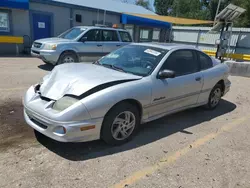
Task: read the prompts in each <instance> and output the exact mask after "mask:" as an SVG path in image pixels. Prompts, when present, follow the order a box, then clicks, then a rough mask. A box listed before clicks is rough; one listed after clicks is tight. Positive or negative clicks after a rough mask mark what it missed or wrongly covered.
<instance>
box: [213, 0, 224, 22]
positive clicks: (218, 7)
mask: <svg viewBox="0 0 250 188" xmlns="http://www.w3.org/2000/svg"><path fill="white" fill-rule="evenodd" d="M221 1H222V0H219V2H218V6H217V10H216V14H215V17H214V26H215V21H216V16H217V15H218V13H219V10H220V4H221Z"/></svg>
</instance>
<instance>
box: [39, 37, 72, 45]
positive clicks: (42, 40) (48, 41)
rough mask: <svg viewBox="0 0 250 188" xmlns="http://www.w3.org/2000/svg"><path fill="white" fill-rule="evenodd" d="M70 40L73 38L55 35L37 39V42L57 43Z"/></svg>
mask: <svg viewBox="0 0 250 188" xmlns="http://www.w3.org/2000/svg"><path fill="white" fill-rule="evenodd" d="M69 41H71V40H69V39H62V38H58V37H54V38H45V39H39V40H36V41H35V42H38V43H42V44H50V43H51V44H57V43H62V42H69Z"/></svg>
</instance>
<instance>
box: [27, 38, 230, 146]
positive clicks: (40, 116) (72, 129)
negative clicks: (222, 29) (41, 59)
mask: <svg viewBox="0 0 250 188" xmlns="http://www.w3.org/2000/svg"><path fill="white" fill-rule="evenodd" d="M228 71H229V69H228V67H227V65H225V64H223V63H219V62H218V61H217V60H216V59H213V58H211V57H209V56H207V55H206V54H205V53H203V52H202V51H200V50H198V49H196V48H193V47H189V46H180V45H174V44H170V45H164V44H145V43H143V44H130V45H127V46H125V47H123V48H120V49H118V50H116V51H114V52H112V53H110V54H109V55H107V56H105V57H103V58H101V59H100V60H99V61H97V62H95V63H93V64H85V63H78V64H63V65H60V66H57V67H55V68H54V70H53V71H52V72H51V73H50V74H49V75H47V76H45V77H44V78H43V81H42V82H41V83H39V84H36V85H34V86H31V87H30V88H29V89H28V91H27V93H26V95H25V97H24V101H23V103H24V117H25V120H26V122H27V123H28V124H29V125H30V126H31V127H32V128H33V129H35V132H36V134H38V135H45V136H47V137H50V138H52V139H54V140H57V141H61V142H82V141H90V140H96V139H100V138H101V139H103V140H104V141H105V142H107V143H109V144H115V145H119V144H123V143H125V142H127V141H128V140H129V139H131V138H132V137H133V136H134V135H135V133H136V131H137V129H138V126H139V125H140V124H143V123H146V122H149V121H152V120H155V119H158V118H160V117H163V116H165V115H167V114H171V113H174V112H178V111H182V110H185V109H188V108H193V107H197V106H203V105H204V106H206V107H207V108H209V109H215V108H216V107H217V106H218V104H219V102H220V99H221V97H222V96H223V95H225V94H226V93H227V92H228V91H229V88H230V85H231V83H230V81H229V80H228V75H229V73H228Z"/></svg>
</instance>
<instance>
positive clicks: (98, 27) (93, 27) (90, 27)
mask: <svg viewBox="0 0 250 188" xmlns="http://www.w3.org/2000/svg"><path fill="white" fill-rule="evenodd" d="M74 28H82V29H108V30H118V31H127V30H125V29H120V28H113V27H102V26H76V27H74Z"/></svg>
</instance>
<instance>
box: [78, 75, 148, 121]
mask: <svg viewBox="0 0 250 188" xmlns="http://www.w3.org/2000/svg"><path fill="white" fill-rule="evenodd" d="M151 94H152V87H151V80H150V79H149V78H142V79H140V80H135V81H131V82H126V83H123V84H119V85H116V86H112V87H110V88H106V89H104V90H101V91H98V92H97V93H94V94H92V95H90V96H88V97H86V98H84V99H82V100H81V102H82V103H83V104H84V105H85V106H86V108H87V110H88V112H89V114H90V116H91V118H93V119H94V118H100V117H104V116H105V115H106V113H107V112H108V111H109V110H110V109H111V108H112V107H113V106H114V105H115V104H117V103H119V102H121V101H124V100H127V99H133V100H136V101H138V102H139V103H140V104H141V105H142V107H143V106H145V105H148V104H149V103H150V101H151Z"/></svg>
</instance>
